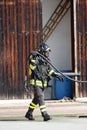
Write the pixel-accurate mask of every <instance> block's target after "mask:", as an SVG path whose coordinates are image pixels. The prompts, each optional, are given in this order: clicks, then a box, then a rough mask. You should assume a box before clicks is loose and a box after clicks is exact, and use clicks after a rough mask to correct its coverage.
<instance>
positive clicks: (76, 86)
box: [73, 0, 79, 97]
mask: <svg viewBox="0 0 87 130" xmlns="http://www.w3.org/2000/svg"><path fill="white" fill-rule="evenodd" d="M73 2H74V6H73V7H74V9H73V10H74V12H73V13H74V39H75V41H74V47H75V48H74V50H75V55H74V58H75V73H77V72H78V68H77V23H76V20H77V19H76V5H77V0H74V1H73ZM75 79H76V80H77V77H75ZM78 85H79V84H78V83H77V82H75V96H76V97H78V96H79V93H78Z"/></svg>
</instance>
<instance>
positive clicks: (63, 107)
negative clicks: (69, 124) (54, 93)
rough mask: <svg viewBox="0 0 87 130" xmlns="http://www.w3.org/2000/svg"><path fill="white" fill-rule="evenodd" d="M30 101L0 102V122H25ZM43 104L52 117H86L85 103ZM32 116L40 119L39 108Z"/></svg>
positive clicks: (48, 101)
mask: <svg viewBox="0 0 87 130" xmlns="http://www.w3.org/2000/svg"><path fill="white" fill-rule="evenodd" d="M30 101H31V100H3V101H0V120H26V119H25V117H24V116H25V113H26V111H27V109H28V106H29V103H30ZM45 103H46V106H47V111H48V113H49V114H50V115H51V116H53V117H54V116H55V117H56V116H57V117H59V116H60V117H61V116H63V117H87V103H86V102H85V103H84V102H76V101H68V102H67V101H65V102H59V101H58V100H46V101H45ZM33 115H34V116H35V118H37V117H40V118H41V113H40V110H39V106H37V108H36V109H35V110H34V113H33ZM41 120H42V118H41Z"/></svg>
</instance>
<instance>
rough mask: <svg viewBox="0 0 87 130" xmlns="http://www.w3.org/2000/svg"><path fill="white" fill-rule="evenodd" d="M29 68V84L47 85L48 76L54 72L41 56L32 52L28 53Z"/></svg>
mask: <svg viewBox="0 0 87 130" xmlns="http://www.w3.org/2000/svg"><path fill="white" fill-rule="evenodd" d="M29 68H30V70H31V74H30V85H33V86H39V87H47V85H48V81H49V79H50V76H54V74H55V72H54V70H53V69H52V67H51V66H50V65H49V63H47V62H46V61H45V60H44V59H43V58H42V57H40V56H39V55H36V54H34V53H32V54H31V55H30V64H29Z"/></svg>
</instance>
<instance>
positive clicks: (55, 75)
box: [52, 72, 64, 82]
mask: <svg viewBox="0 0 87 130" xmlns="http://www.w3.org/2000/svg"><path fill="white" fill-rule="evenodd" d="M52 76H53V77H56V78H58V79H59V80H60V81H61V82H63V81H64V79H63V77H62V75H61V74H60V73H56V72H54V73H53V74H52Z"/></svg>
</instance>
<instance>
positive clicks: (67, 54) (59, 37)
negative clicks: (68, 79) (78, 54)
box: [42, 0, 72, 99]
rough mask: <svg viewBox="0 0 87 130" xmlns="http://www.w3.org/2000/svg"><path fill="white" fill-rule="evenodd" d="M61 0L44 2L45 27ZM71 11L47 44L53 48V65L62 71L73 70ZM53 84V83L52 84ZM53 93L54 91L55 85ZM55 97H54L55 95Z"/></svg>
mask: <svg viewBox="0 0 87 130" xmlns="http://www.w3.org/2000/svg"><path fill="white" fill-rule="evenodd" d="M59 2H60V0H42V13H43V27H44V25H45V24H46V22H47V21H48V19H49V18H50V16H51V14H52V13H53V12H54V10H55V9H56V7H57V5H58V3H59ZM70 17H71V16H70V10H69V11H68V12H67V14H66V15H65V16H64V18H63V19H62V21H61V22H60V23H59V24H58V26H57V27H56V29H55V30H54V32H53V33H52V34H51V36H50V37H49V39H48V40H47V41H46V43H47V44H48V45H49V46H50V48H51V50H52V51H51V53H50V58H51V61H52V63H53V65H54V66H55V67H56V68H58V69H60V70H71V69H72V61H71V21H70ZM52 84H53V82H52ZM50 89H51V88H48V89H47V91H46V93H45V97H47V98H46V99H50V98H51V96H52V95H53V93H54V92H53V93H50ZM52 91H54V84H53V88H52ZM53 96H54V95H53Z"/></svg>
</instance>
